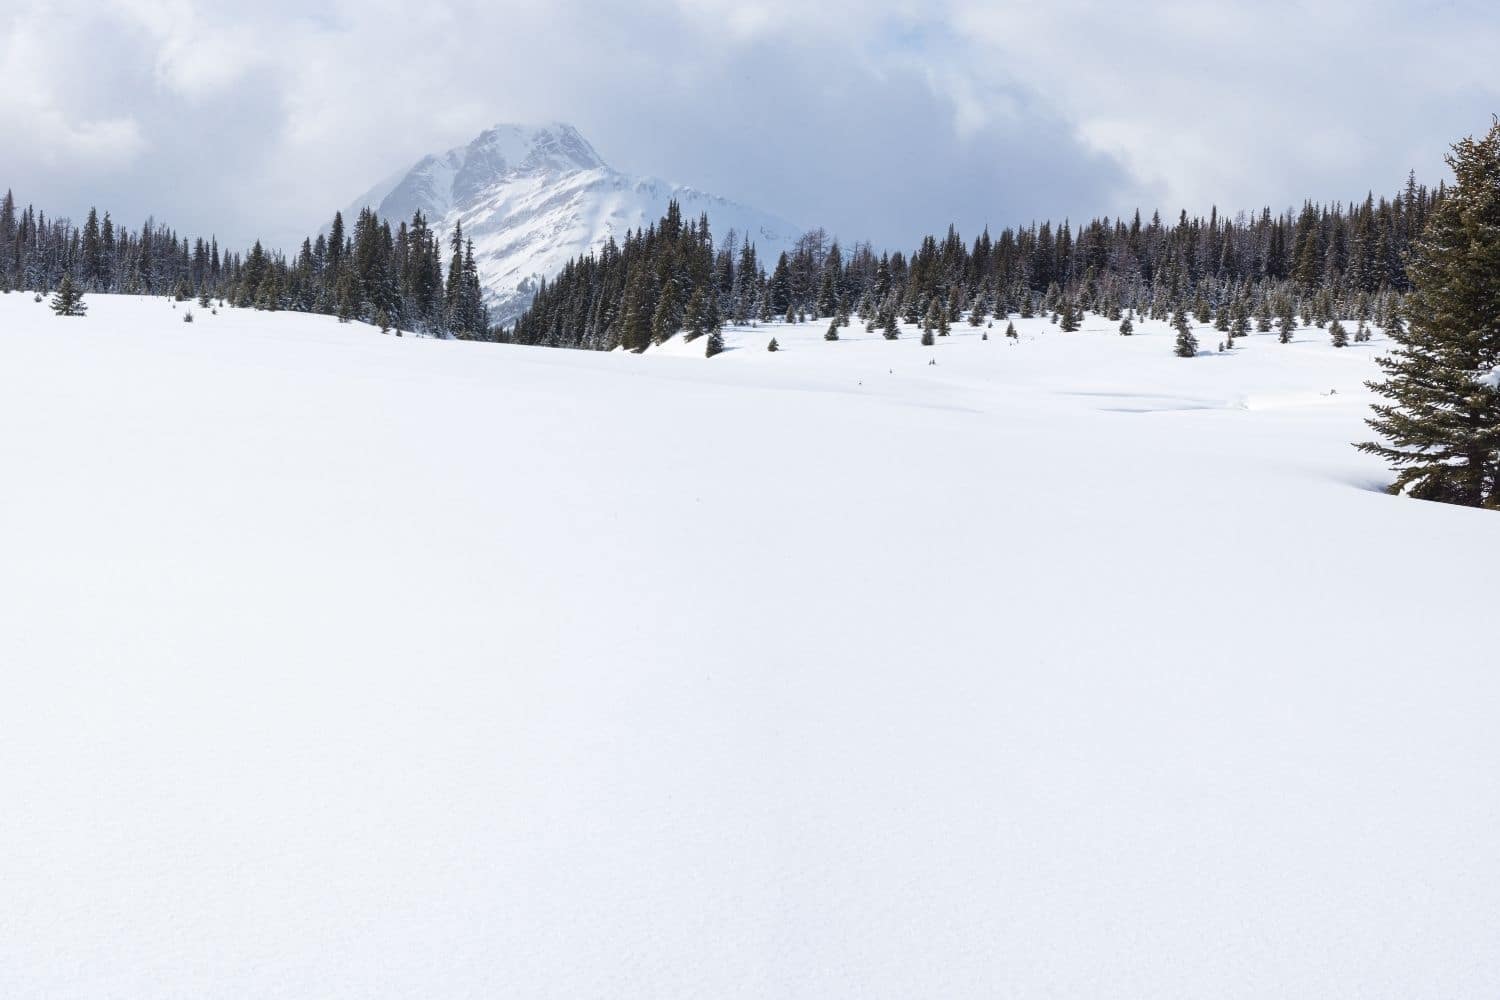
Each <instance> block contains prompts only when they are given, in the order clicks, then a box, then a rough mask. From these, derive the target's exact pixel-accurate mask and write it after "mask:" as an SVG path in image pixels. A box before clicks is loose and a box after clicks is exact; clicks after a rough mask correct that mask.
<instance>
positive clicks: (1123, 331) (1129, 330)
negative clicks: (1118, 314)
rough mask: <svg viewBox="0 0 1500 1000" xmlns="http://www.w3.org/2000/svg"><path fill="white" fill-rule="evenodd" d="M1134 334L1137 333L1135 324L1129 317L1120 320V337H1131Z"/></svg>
mask: <svg viewBox="0 0 1500 1000" xmlns="http://www.w3.org/2000/svg"><path fill="white" fill-rule="evenodd" d="M1133 333H1135V324H1134V323H1132V322H1130V317H1129V316H1126V317H1125V318H1124V319H1122V320H1120V336H1122V337H1129V336H1130V335H1131V334H1133Z"/></svg>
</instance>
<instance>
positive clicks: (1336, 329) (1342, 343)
mask: <svg viewBox="0 0 1500 1000" xmlns="http://www.w3.org/2000/svg"><path fill="white" fill-rule="evenodd" d="M1328 337H1329V339H1330V340H1331V341H1333V346H1334V347H1348V346H1349V331H1347V330H1345V329H1344V324H1342V323H1340V322H1339V321H1338V320H1334V321H1333V322H1332V323H1329V324H1328Z"/></svg>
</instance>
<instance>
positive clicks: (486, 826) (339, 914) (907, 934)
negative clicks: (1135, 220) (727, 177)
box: [0, 295, 1500, 1000]
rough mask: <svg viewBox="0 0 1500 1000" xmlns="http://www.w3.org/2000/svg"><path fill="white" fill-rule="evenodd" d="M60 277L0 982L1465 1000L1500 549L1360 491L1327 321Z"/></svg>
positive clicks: (23, 515) (15, 668) (28, 501)
mask: <svg viewBox="0 0 1500 1000" xmlns="http://www.w3.org/2000/svg"><path fill="white" fill-rule="evenodd" d="M88 303H89V307H90V308H89V315H88V317H87V318H85V319H68V320H64V319H59V318H56V317H54V316H53V315H52V314H51V312H50V311H48V310H47V309H46V307H45V306H44V305H38V304H36V303H34V302H32V301H31V299H30V297H29V296H21V295H9V296H0V467H3V469H4V471H5V479H4V482H5V487H4V489H3V491H0V553H3V561H0V803H3V807H0V996H4V997H6V998H9V1000H31V998H36V1000H41V998H46V1000H67V998H98V997H132V998H134V997H150V998H157V1000H164V998H194V1000H198V998H204V997H214V998H218V997H234V998H239V997H244V998H257V1000H264V998H286V1000H293V998H297V1000H301V998H306V997H322V998H373V997H380V998H384V997H390V998H396V997H416V996H422V997H492V996H525V997H560V998H561V997H570V998H571V997H641V998H646V997H808V998H826V997H856V996H857V997H890V998H906V997H918V996H931V997H949V998H951V997H996V996H1002V997H1004V996H1015V997H1043V996H1056V997H1091V998H1093V997H1119V998H1140V997H1151V998H1201V997H1216V998H1264V997H1282V998H1285V997H1293V998H1304V997H1305V998H1309V1000H1314V998H1316V1000H1329V998H1355V997H1358V998H1366V1000H1368V998H1391V1000H1398V998H1399V1000H1413V998H1427V997H1430V998H1452V997H1488V996H1495V995H1497V994H1500V950H1497V948H1496V947H1495V942H1496V941H1497V940H1500V906H1497V905H1496V902H1497V900H1500V851H1497V850H1496V848H1495V844H1496V841H1497V835H1500V782H1497V781H1496V780H1495V773H1494V768H1495V762H1496V761H1497V760H1500V726H1497V725H1496V721H1495V720H1496V705H1497V699H1500V671H1497V670H1496V668H1495V662H1494V661H1495V657H1494V654H1493V650H1492V647H1493V644H1494V643H1493V636H1492V635H1491V629H1492V622H1493V614H1494V580H1495V555H1496V553H1497V551H1500V517H1496V516H1495V515H1494V514H1493V513H1490V512H1479V511H1472V510H1464V509H1457V508H1452V507H1444V506H1440V505H1434V504H1424V503H1420V502H1416V501H1411V500H1406V499H1400V498H1393V497H1389V496H1385V495H1383V494H1381V493H1380V492H1378V491H1377V489H1376V487H1377V486H1378V485H1379V484H1381V483H1383V482H1384V481H1385V479H1386V474H1385V472H1384V470H1383V469H1382V468H1381V467H1380V465H1379V464H1378V462H1376V461H1374V460H1372V459H1370V458H1369V457H1368V456H1362V455H1359V454H1357V453H1356V452H1355V451H1354V450H1353V449H1352V448H1350V447H1349V442H1351V441H1355V440H1360V439H1363V437H1364V436H1365V433H1366V432H1365V429H1364V427H1363V425H1362V423H1361V418H1362V416H1363V415H1364V407H1365V406H1366V404H1367V403H1368V396H1367V394H1366V393H1365V391H1364V390H1363V388H1362V386H1361V383H1362V381H1363V380H1364V379H1365V378H1367V377H1369V376H1370V375H1371V374H1372V372H1373V370H1374V366H1373V364H1372V363H1371V358H1372V357H1373V356H1374V355H1375V354H1376V353H1378V352H1379V351H1381V350H1383V349H1384V346H1385V342H1384V340H1383V339H1382V338H1381V337H1379V336H1378V335H1377V338H1376V340H1375V342H1374V343H1373V344H1361V345H1354V346H1352V347H1350V348H1348V349H1346V350H1343V351H1335V350H1334V349H1333V348H1331V347H1330V346H1329V345H1328V342H1327V336H1326V334H1325V333H1323V332H1322V331H1303V332H1302V333H1301V334H1299V336H1298V342H1296V343H1294V344H1291V345H1288V346H1282V345H1279V344H1277V343H1276V342H1275V338H1274V336H1271V335H1260V336H1252V337H1250V338H1249V340H1248V344H1247V346H1245V347H1244V348H1242V349H1240V350H1238V351H1236V352H1235V353H1234V354H1233V355H1206V354H1205V355H1203V356H1200V357H1199V358H1196V359H1193V360H1181V359H1177V358H1174V357H1172V355H1171V334H1170V331H1168V330H1167V329H1166V328H1165V327H1164V326H1163V325H1162V324H1151V323H1143V324H1141V326H1142V332H1141V334H1140V335H1137V336H1136V337H1133V338H1128V339H1127V338H1121V337H1119V336H1116V335H1115V334H1114V333H1113V324H1107V323H1105V322H1104V321H1102V320H1097V319H1093V318H1091V320H1090V322H1089V323H1087V324H1086V326H1085V329H1084V330H1083V331H1082V332H1079V333H1076V334H1063V333H1059V332H1057V331H1056V329H1055V328H1053V327H1050V326H1048V325H1047V324H1046V323H1045V321H1041V320H1037V321H1030V322H1018V326H1020V327H1021V329H1022V331H1023V336H1022V339H1021V341H1020V342H1019V343H1017V344H1011V343H1008V342H1007V341H1006V340H1005V339H1004V338H1003V337H1001V336H1000V335H999V334H1000V330H1001V329H1002V328H1003V326H1004V324H1003V323H1000V324H998V325H997V326H996V328H995V329H994V330H992V331H991V339H990V340H989V341H988V342H981V341H980V340H979V338H978V336H977V333H976V332H975V331H973V330H971V329H970V328H969V327H968V326H965V325H957V326H955V327H954V335H953V336H952V337H951V338H949V339H947V340H944V341H939V345H938V346H937V347H936V348H932V349H924V348H922V347H920V346H919V344H918V343H917V341H916V338H915V335H909V336H908V337H907V338H905V339H903V340H901V341H897V342H894V343H891V342H886V341H883V340H881V339H879V337H878V335H877V336H870V335H867V334H864V333H863V331H862V330H861V329H860V328H859V327H857V326H855V327H851V328H850V329H849V330H846V331H844V332H845V335H846V336H851V335H852V337H853V338H854V339H851V340H845V341H841V342H839V343H832V344H830V343H824V342H823V341H822V339H821V338H822V335H823V331H824V329H825V328H826V324H821V323H816V324H814V323H809V324H805V325H802V326H798V327H796V328H792V329H788V328H785V327H780V326H776V327H771V328H761V329H758V330H752V331H735V332H731V333H730V334H729V341H730V343H731V346H734V347H736V348H737V349H736V350H731V351H730V352H728V353H726V354H724V355H722V356H720V357H718V358H715V359H712V360H705V359H704V358H702V357H701V346H702V345H701V343H695V344H690V345H683V344H680V343H674V344H669V345H667V346H665V347H664V348H662V349H660V350H656V351H652V352H648V353H647V354H646V355H644V356H640V357H637V356H631V355H625V354H612V355H597V354H585V353H573V352H564V351H549V350H545V349H537V348H531V349H528V348H512V347H497V346H492V345H483V344H465V343H454V342H439V341H430V340H413V339H409V338H403V339H397V338H394V337H388V336H385V337H383V336H381V335H380V334H378V333H377V332H375V331H373V330H371V329H370V328H368V327H361V326H358V325H348V326H341V325H339V324H338V323H336V322H335V321H333V320H332V319H328V318H324V317H309V316H299V315H292V314H272V315H268V314H263V313H253V312H248V311H238V310H230V311H221V313H220V315H218V316H209V315H206V314H202V313H201V312H200V313H199V315H198V317H197V322H195V323H194V324H192V325H186V324H184V323H182V322H180V316H181V310H182V309H183V308H184V307H182V306H179V307H178V308H177V309H173V308H172V307H171V305H170V304H169V303H167V302H165V301H163V300H161V299H127V298H111V297H105V296H91V297H90V298H89V300H88ZM772 335H774V336H776V337H777V338H778V339H779V340H780V342H781V344H782V345H783V347H784V350H783V351H782V352H780V353H777V354H769V353H767V352H766V351H765V349H764V346H765V342H766V340H767V339H769V337H770V336H772ZM1200 336H1201V339H1202V341H1203V342H1204V343H1205V344H1208V343H1212V342H1215V341H1217V339H1218V335H1217V334H1215V333H1213V332H1211V331H1203V332H1202V333H1201V335H1200ZM930 358H935V359H936V360H937V362H938V363H937V364H936V365H935V366H934V365H929V364H928V360H929V359H930ZM1331 390H1337V392H1336V394H1334V395H1327V393H1329V392H1330V391H1331Z"/></svg>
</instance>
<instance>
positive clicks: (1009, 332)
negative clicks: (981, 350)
mask: <svg viewBox="0 0 1500 1000" xmlns="http://www.w3.org/2000/svg"><path fill="white" fill-rule="evenodd" d="M1022 318H1023V319H1024V318H1025V317H1024V316H1023V317H1022ZM1005 336H1006V337H1007V338H1008V339H1010V340H1020V339H1021V335H1020V334H1019V333H1017V332H1016V324H1014V323H1012V322H1010V321H1009V320H1006V322H1005Z"/></svg>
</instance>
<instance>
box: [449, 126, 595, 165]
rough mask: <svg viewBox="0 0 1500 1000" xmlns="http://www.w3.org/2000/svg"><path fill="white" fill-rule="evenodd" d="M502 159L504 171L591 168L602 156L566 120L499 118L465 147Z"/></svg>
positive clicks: (471, 153)
mask: <svg viewBox="0 0 1500 1000" xmlns="http://www.w3.org/2000/svg"><path fill="white" fill-rule="evenodd" d="M465 151H466V152H467V153H468V155H469V158H470V159H473V158H474V157H476V156H479V157H482V158H484V159H485V160H488V161H490V162H494V160H495V159H496V158H498V159H499V160H500V161H502V162H503V163H504V165H505V166H504V172H508V171H517V170H519V171H531V170H538V169H544V170H592V169H594V168H596V167H603V166H605V165H606V164H605V162H604V160H603V159H602V158H601V157H600V156H599V154H598V153H597V152H596V151H595V150H594V147H593V146H591V145H590V144H589V141H588V140H587V139H585V138H584V137H583V135H582V134H581V133H580V132H579V131H578V129H576V128H574V127H573V126H572V125H569V124H568V123H567V122H544V123H541V124H536V125H528V124H518V123H514V122H501V123H499V124H497V125H493V126H491V127H490V128H487V129H485V130H484V131H483V132H481V133H479V135H478V136H477V137H476V138H475V139H474V141H473V142H471V143H469V145H468V146H467V147H466V150H465Z"/></svg>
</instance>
